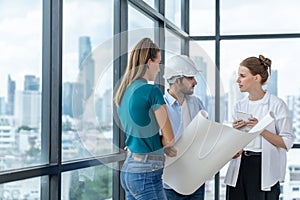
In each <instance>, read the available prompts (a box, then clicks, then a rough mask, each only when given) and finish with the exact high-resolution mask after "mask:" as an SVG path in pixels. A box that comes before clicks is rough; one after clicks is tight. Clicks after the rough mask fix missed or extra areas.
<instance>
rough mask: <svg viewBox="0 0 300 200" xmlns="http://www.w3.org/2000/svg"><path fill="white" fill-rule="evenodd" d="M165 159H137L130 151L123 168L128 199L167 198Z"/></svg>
mask: <svg viewBox="0 0 300 200" xmlns="http://www.w3.org/2000/svg"><path fill="white" fill-rule="evenodd" d="M163 167H164V161H156V160H149V159H147V158H145V159H135V158H133V157H132V156H131V154H130V153H129V154H128V156H127V158H126V160H125V162H124V165H123V167H122V170H121V175H120V179H121V185H122V187H123V189H124V190H125V193H126V200H136V199H138V200H149V199H151V200H167V197H166V194H165V192H164V190H163V184H162V173H163Z"/></svg>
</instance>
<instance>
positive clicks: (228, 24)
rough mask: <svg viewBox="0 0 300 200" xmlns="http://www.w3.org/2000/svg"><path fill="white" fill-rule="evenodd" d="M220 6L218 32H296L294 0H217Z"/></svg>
mask: <svg viewBox="0 0 300 200" xmlns="http://www.w3.org/2000/svg"><path fill="white" fill-rule="evenodd" d="M220 5H221V9H220V10H221V13H220V19H221V24H220V27H221V34H253V33H254V34H259V33H261V34H262V33H299V31H300V24H299V20H298V19H299V18H300V13H299V6H300V2H299V1H298V0H290V1H288V2H286V1H282V0H265V1H260V0H253V1H235V0H228V1H220ZM236 19H238V20H236ZM232 22H234V23H232Z"/></svg>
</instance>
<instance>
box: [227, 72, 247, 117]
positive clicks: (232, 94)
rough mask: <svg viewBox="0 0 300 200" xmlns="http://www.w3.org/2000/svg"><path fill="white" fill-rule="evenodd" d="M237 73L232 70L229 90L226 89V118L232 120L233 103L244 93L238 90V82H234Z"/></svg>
mask: <svg viewBox="0 0 300 200" xmlns="http://www.w3.org/2000/svg"><path fill="white" fill-rule="evenodd" d="M236 79H237V74H236V72H233V73H232V75H231V77H230V79H229V83H228V85H229V90H228V104H227V105H228V120H229V121H231V120H232V114H233V113H232V112H233V108H234V105H235V103H236V102H237V101H238V100H240V99H242V98H243V97H244V95H245V94H244V93H242V92H240V90H239V87H238V84H237V83H236Z"/></svg>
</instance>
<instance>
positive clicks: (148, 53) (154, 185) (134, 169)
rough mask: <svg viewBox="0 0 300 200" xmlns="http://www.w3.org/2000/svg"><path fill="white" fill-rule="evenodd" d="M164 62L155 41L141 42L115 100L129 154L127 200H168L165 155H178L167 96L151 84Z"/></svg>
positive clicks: (124, 177) (125, 178)
mask: <svg viewBox="0 0 300 200" xmlns="http://www.w3.org/2000/svg"><path fill="white" fill-rule="evenodd" d="M160 61H161V54H160V49H159V47H158V46H157V45H156V44H155V43H153V42H152V40H151V39H149V38H144V39H142V40H141V41H139V42H138V43H137V44H136V46H135V47H134V48H133V50H132V52H131V54H130V57H129V62H128V65H127V68H126V72H125V75H124V77H123V79H122V81H121V84H120V86H119V88H118V90H117V92H116V94H115V98H114V100H115V104H116V106H117V113H118V117H119V119H120V125H121V126H122V127H121V128H122V130H123V131H124V133H125V135H126V141H125V144H126V147H127V150H128V153H127V157H126V160H125V162H124V165H123V167H122V170H121V184H122V187H123V188H124V190H125V192H126V199H127V200H133V199H141V200H142V199H145V200H148V199H157V200H163V199H166V195H165V193H164V190H163V185H162V173H163V167H164V161H165V154H166V155H167V156H176V154H177V151H176V149H174V135H173V130H172V127H171V124H170V121H169V117H168V114H167V111H166V105H165V101H164V98H163V94H162V92H161V90H160V89H159V88H158V87H157V86H156V85H153V84H148V81H154V79H155V77H156V75H157V73H158V72H159V71H160V67H159V64H160ZM159 130H161V132H162V135H161V136H160V134H159Z"/></svg>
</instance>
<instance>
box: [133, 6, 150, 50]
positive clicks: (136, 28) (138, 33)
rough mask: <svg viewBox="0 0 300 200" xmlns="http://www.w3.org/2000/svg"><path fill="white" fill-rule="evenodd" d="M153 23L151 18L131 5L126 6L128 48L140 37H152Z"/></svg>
mask: <svg viewBox="0 0 300 200" xmlns="http://www.w3.org/2000/svg"><path fill="white" fill-rule="evenodd" d="M154 26H155V23H154V21H153V20H152V19H150V18H149V17H147V16H146V15H144V14H142V13H141V12H139V11H138V10H136V9H135V8H133V7H132V6H131V5H129V6H128V31H129V32H128V49H129V51H131V49H132V48H133V47H134V46H135V45H136V43H137V42H138V41H140V40H141V39H142V38H145V37H149V38H151V39H152V40H153V41H155V39H154Z"/></svg>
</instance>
